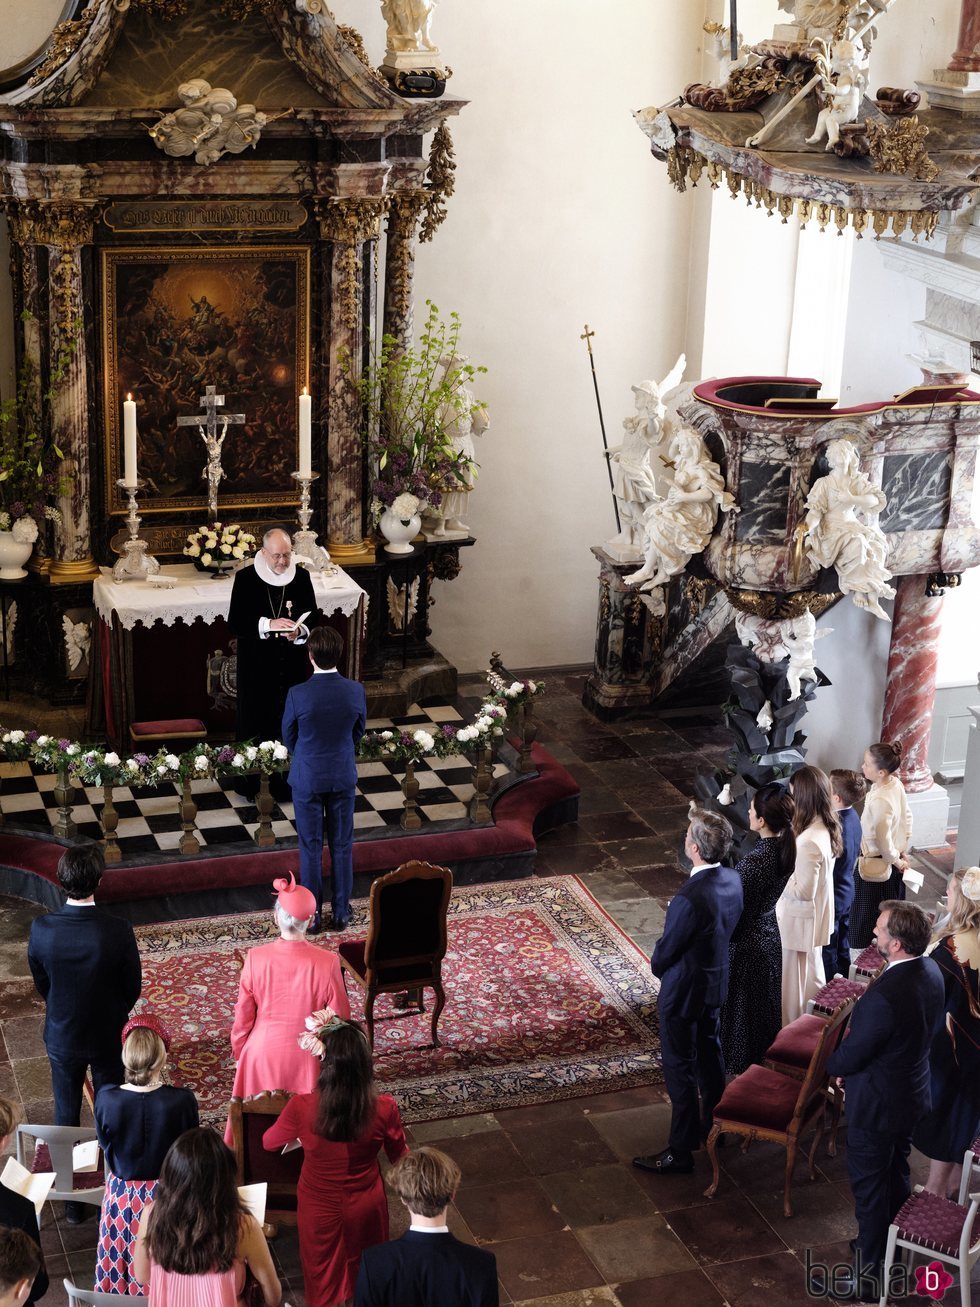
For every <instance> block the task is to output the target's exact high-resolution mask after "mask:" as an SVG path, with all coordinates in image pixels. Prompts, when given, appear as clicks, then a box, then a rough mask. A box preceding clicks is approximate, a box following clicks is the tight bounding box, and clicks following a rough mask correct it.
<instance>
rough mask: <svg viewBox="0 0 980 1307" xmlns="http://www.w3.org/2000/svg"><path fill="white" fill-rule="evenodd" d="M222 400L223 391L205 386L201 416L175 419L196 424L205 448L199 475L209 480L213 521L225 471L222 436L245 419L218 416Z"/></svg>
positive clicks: (238, 415)
mask: <svg viewBox="0 0 980 1307" xmlns="http://www.w3.org/2000/svg"><path fill="white" fill-rule="evenodd" d="M224 403H225V397H224V395H218V394H216V393H215V387H214V386H206V387H205V389H204V394H203V395H202V396H201V407H202V408H203V409H204V410H205V413H204V416H203V418H202V417H201V416H200V415H199V416H197V417H190V416H188V417H179V418H178V419H177V425H178V426H179V427H197V429H198V431H199V432H200V433H201V439H202V440H203V441H204V445H205V448H206V449H207V451H208V461H207V466H206V467H205V468H204V471H203V472H202V473H201V475H202V477H204V478H205V480H206V481H207V483H208V512H209V513H210V514H211V521H212V522H214V521H215V520H216V519H217V516H218V484H219V482H220V481H221V480H222V478H223V477H224V475H225V473H224V469H223V468H222V466H221V449H222V446H223V445H224V443H225V436H226V435H227V434H228V428H229V427H236V426H241V424H242V423H243V422H244V421H245V414H244V413H222V414H221V415H220V416H219V414H218V409H219V408H224ZM219 427H220V432H219Z"/></svg>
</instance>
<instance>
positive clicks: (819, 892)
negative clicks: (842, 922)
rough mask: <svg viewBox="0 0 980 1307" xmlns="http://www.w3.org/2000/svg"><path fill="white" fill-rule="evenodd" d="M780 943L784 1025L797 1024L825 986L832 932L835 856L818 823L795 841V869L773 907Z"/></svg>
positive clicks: (813, 824)
mask: <svg viewBox="0 0 980 1307" xmlns="http://www.w3.org/2000/svg"><path fill="white" fill-rule="evenodd" d="M776 920H777V921H778V922H779V934H780V938H781V940H782V944H783V985H782V1000H783V1025H787V1024H788V1023H789V1022H790V1021H795V1020H796V1018H797V1017H798V1016H800V1015H801V1014H802V1013H803V1012H805V1011H806V1005H807V1003H808V1002H809V1000H810V999H811V998H813V996H814V994H816V992H817V990H818V989H820V987H821V986H822V985H823V983H824V971H823V954H822V949H823V947H824V945H825V944H829V943H830V937H831V935H832V934H833V931H834V855H833V853H832V852H831V835H830V831H829V830H828V829H827V827H826V826H825V825H824V824H823V822H822V821H820V820H819V819H817V820H814V821H812V822H811V823H810V825H809V826H807V827H806V828H805V829H804V830H802V831H800V833H799V834H798V835H797V837H796V867H795V870H794V871H793V874H792V876H790V878H789V880H788V881H787V882H786V888H785V889H784V890H783V893H782V895H781V897H780V899H779V902H778V903H777V904H776Z"/></svg>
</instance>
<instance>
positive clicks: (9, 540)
mask: <svg viewBox="0 0 980 1307" xmlns="http://www.w3.org/2000/svg"><path fill="white" fill-rule="evenodd" d="M33 549H34V545H33V543H31V544H27V545H24V544H21V542H20V541H19V540H15V539H14V533H13V532H12V531H0V578H2V579H3V580H4V581H19V580H20V578H21V577H23V576H26V575H27V573H26V572H25V571H24V564H25V563H26V562H27V560H28V559H29V558H30V556H31V553H32V552H33Z"/></svg>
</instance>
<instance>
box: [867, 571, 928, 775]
mask: <svg viewBox="0 0 980 1307" xmlns="http://www.w3.org/2000/svg"><path fill="white" fill-rule="evenodd" d="M927 580H928V578H927V577H924V576H903V577H900V578H899V580H898V584H897V586H896V595H895V611H894V613H893V615H892V641H891V647H890V648H889V650H888V676H887V681H886V683H885V707H884V711H883V713H882V721H881V738H882V739H883V740H898V741H900V742H901V745H902V767H901V771H900V772H899V776H900V777H901V781H902V784H903V785H904V786H905V788H906V790H907V791H908V792H909V793H910V794H915V793H920V792H921V791H923V790H928V789H931V788H932V786H933V784H934V781H933V779H932V772H931V771H930V770H929V762H928V756H927V755H928V752H929V733H930V731H931V730H932V710H933V705H934V704H935V700H936V664H937V662H938V660H939V632H940V628H941V626H942V609H943V601H942V599H941V598H931V597H930V596H928V595H927V594H926V584H927Z"/></svg>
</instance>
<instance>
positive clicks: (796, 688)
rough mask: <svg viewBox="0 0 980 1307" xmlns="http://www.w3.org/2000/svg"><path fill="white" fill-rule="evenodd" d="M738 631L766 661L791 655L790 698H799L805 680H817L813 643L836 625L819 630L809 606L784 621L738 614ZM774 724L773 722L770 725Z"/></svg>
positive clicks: (744, 642) (775, 661) (740, 636)
mask: <svg viewBox="0 0 980 1307" xmlns="http://www.w3.org/2000/svg"><path fill="white" fill-rule="evenodd" d="M735 633H736V634H737V636H738V638H739V639H740V640H741V642H742V644H746V645H750V646H751V647H752V648H753V649H754V650H755V653H756V656H757V657H758V658H759V659H760V660H761V661H762V662H764V663H778V662H780V661H781V660H782V659H783V658H787V657H788V658H789V667H788V668H787V670H786V680H787V683H788V685H789V697H790V699H798V698H799V697H800V694H801V693H802V690H803V685H802V682H803V681H815V680H816V679H817V669H816V665H815V664H814V661H813V646H814V644H815V643H816V641H817V640H819V639H821V638H822V637H823V636H825V635H830V634H832V628H830V627H824V628H823V630H821V631H818V630H817V619H816V618H815V617H814V616H813V614H812V613H811V612H810V610H809V608H807V609H805V610H804V612H803V613H802V614H801V615H800V616H799V617H790V618H786V619H785V620H784V621H769V620H767V619H766V618H764V617H753V616H751V615H750V614H749V613H737V614H736V615H735ZM760 716H761V713H760ZM760 724H761V723H760ZM771 724H772V723H771V721H770V726H771Z"/></svg>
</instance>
